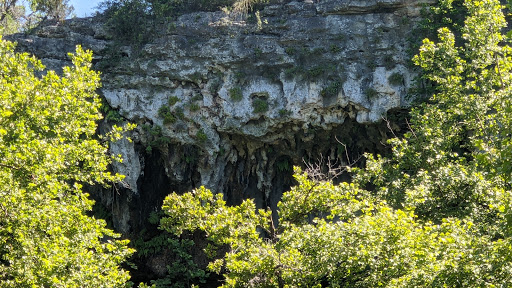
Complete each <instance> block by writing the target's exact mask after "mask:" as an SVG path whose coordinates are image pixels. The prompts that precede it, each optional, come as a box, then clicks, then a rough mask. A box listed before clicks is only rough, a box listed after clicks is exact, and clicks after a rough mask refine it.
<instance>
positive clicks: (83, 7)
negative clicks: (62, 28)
mask: <svg viewBox="0 0 512 288" xmlns="http://www.w3.org/2000/svg"><path fill="white" fill-rule="evenodd" d="M102 1H103V0H69V4H70V5H73V7H75V14H76V16H77V17H85V16H92V14H94V12H95V11H96V9H94V8H95V7H96V6H98V4H99V3H100V2H102Z"/></svg>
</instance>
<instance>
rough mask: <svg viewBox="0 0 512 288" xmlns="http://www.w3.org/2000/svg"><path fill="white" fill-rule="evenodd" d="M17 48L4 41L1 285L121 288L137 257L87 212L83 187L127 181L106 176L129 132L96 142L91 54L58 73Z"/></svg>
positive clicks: (0, 74) (0, 54)
mask: <svg viewBox="0 0 512 288" xmlns="http://www.w3.org/2000/svg"><path fill="white" fill-rule="evenodd" d="M14 46H15V45H14V44H13V43H11V42H8V41H4V40H2V39H1V38H0V287H122V286H123V285H124V283H126V281H127V280H128V279H129V275H128V272H127V271H125V270H124V269H122V268H121V267H120V265H121V263H123V262H124V261H125V259H126V258H127V257H128V256H129V255H130V254H131V253H132V252H133V251H132V250H131V249H128V248H127V241H126V240H118V239H116V238H119V235H117V234H115V233H114V232H113V231H111V230H109V229H107V228H106V223H105V221H104V220H100V219H95V218H94V217H90V216H88V215H87V213H88V211H90V210H91V208H92V205H93V201H92V200H90V199H89V198H88V194H87V193H85V192H84V191H83V187H82V185H83V184H105V185H106V184H108V183H112V182H116V181H120V180H121V179H122V176H120V175H112V174H111V173H109V172H107V167H108V165H109V164H110V163H111V162H112V159H114V158H118V157H117V156H116V157H113V156H112V157H111V156H108V144H107V143H108V142H109V141H108V140H114V139H118V138H119V137H120V136H121V134H120V133H121V132H122V129H121V128H118V127H114V129H113V130H112V132H111V133H110V134H109V135H107V136H103V137H101V138H98V136H97V135H96V132H97V131H96V130H97V121H98V120H100V119H101V118H102V115H101V114H100V112H99V110H98V109H99V107H100V105H101V101H100V98H99V96H98V95H97V94H96V92H95V91H96V89H97V88H98V87H99V85H100V82H99V74H98V73H96V72H94V71H92V70H90V67H91V63H90V62H91V59H92V53H91V52H85V51H83V50H82V49H81V48H80V47H78V48H77V51H76V54H74V55H70V56H71V58H72V61H73V66H72V67H65V68H64V71H63V76H58V75H57V74H56V73H55V72H54V71H46V72H43V69H44V66H43V65H42V64H41V62H40V61H38V60H37V59H35V58H34V57H31V56H29V55H28V54H21V53H16V52H14ZM41 74H44V75H43V76H39V75H41ZM129 128H131V127H129Z"/></svg>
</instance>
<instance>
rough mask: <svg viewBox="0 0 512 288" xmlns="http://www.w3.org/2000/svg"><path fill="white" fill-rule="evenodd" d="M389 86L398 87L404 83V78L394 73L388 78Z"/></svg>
mask: <svg viewBox="0 0 512 288" xmlns="http://www.w3.org/2000/svg"><path fill="white" fill-rule="evenodd" d="M388 81H389V84H391V85H394V86H398V85H402V84H403V83H404V76H403V75H402V74H400V73H397V72H395V73H393V74H391V75H390V76H389V77H388Z"/></svg>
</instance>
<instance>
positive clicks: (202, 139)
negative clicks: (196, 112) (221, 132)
mask: <svg viewBox="0 0 512 288" xmlns="http://www.w3.org/2000/svg"><path fill="white" fill-rule="evenodd" d="M196 139H197V141H198V142H199V143H204V142H206V140H207V139H208V136H207V135H206V133H204V130H203V129H199V130H197V133H196Z"/></svg>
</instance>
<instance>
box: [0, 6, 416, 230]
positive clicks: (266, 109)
mask: <svg viewBox="0 0 512 288" xmlns="http://www.w3.org/2000/svg"><path fill="white" fill-rule="evenodd" d="M422 2H425V1H419V0H372V1H370V0H361V1H358V0H352V1H349V0H319V1H314V3H307V2H302V1H301V2H295V1H294V2H289V3H282V4H275V5H269V6H267V7H265V8H264V10H262V11H261V12H260V17H261V25H258V19H253V20H252V21H251V19H249V20H248V21H246V22H236V21H231V20H229V19H228V18H227V17H226V15H224V14H223V13H221V12H215V13H212V12H208V13H207V12H198V13H191V14H186V15H183V16H181V17H179V19H177V21H175V22H174V23H171V24H169V25H167V26H166V28H165V29H163V28H162V30H161V31H160V33H159V36H158V37H157V38H154V39H152V41H151V42H150V43H147V44H145V45H143V46H142V48H141V49H140V50H136V49H134V48H131V47H129V46H114V42H115V41H114V40H113V39H112V35H110V34H109V32H108V29H106V27H104V26H103V24H102V23H101V21H100V18H85V19H73V20H68V21H66V22H65V23H60V24H56V25H49V26H45V27H42V28H40V29H39V30H37V31H36V32H35V34H34V35H13V36H10V37H6V38H8V39H10V40H16V41H18V43H19V49H20V50H23V51H28V52H30V53H33V54H35V55H36V56H37V57H39V58H41V59H42V60H43V62H44V63H45V64H47V66H48V68H50V69H56V70H60V69H61V67H62V66H64V65H68V64H69V63H68V58H67V56H66V53H67V52H73V51H74V50H75V45H77V44H81V45H82V46H83V47H85V48H88V49H91V50H93V51H94V63H95V64H96V67H97V68H101V69H102V70H103V71H104V72H103V75H102V76H103V88H102V89H101V91H100V93H101V94H103V95H104V96H105V98H106V100H107V101H108V103H109V104H110V106H111V107H112V108H114V109H116V110H118V112H119V113H120V115H122V117H124V118H125V119H126V120H128V121H132V122H135V123H137V124H139V128H138V129H137V130H136V131H135V132H134V135H133V139H134V141H133V142H128V141H122V142H120V143H117V144H115V145H113V147H112V150H113V152H115V153H121V154H123V157H124V159H125V161H124V162H123V163H121V164H117V165H116V166H115V169H116V171H117V172H121V173H124V174H126V176H127V177H126V181H125V182H126V185H125V186H126V187H125V188H122V187H121V190H123V191H124V192H122V193H124V194H121V195H120V196H115V197H117V198H123V197H124V198H123V199H124V200H122V201H121V200H119V201H120V202H119V203H121V204H119V203H118V205H124V206H123V207H125V208H119V209H118V210H115V211H119V212H118V213H119V214H120V215H117V216H116V215H114V218H116V219H115V221H114V223H115V226H116V228H118V229H120V230H121V232H123V233H127V234H129V233H135V232H137V231H140V229H141V227H142V225H143V223H144V221H145V217H147V215H148V214H149V213H150V212H151V211H154V210H155V209H157V208H158V207H159V205H160V204H161V201H162V198H163V197H164V196H165V195H166V194H168V193H169V192H172V191H178V192H183V191H186V190H189V189H192V188H193V187H197V186H199V185H205V186H207V187H209V188H211V189H212V190H215V191H218V192H224V193H225V195H226V198H227V199H228V201H229V202H230V203H237V202H239V201H241V200H242V199H244V198H247V197H253V198H255V199H256V202H257V205H258V206H260V207H266V206H270V207H272V208H273V209H276V207H277V206H276V205H277V202H278V200H279V198H280V195H281V193H282V191H283V190H284V189H286V188H288V187H289V186H290V185H292V183H293V180H292V178H291V167H292V165H297V164H299V165H300V164H301V163H302V161H303V159H305V160H306V161H316V159H317V158H318V157H320V156H321V155H323V156H324V157H331V158H332V159H339V160H340V161H342V162H344V163H347V162H349V161H351V160H353V159H355V158H356V157H357V156H358V155H360V154H361V153H363V152H365V151H372V152H379V151H383V150H384V149H385V148H384V145H383V144H382V141H384V140H385V138H386V129H387V128H385V126H386V125H385V124H382V123H380V122H381V119H382V117H385V116H386V113H387V112H388V111H390V110H393V109H397V108H402V107H405V106H407V104H408V102H407V97H406V96H407V91H408V89H409V88H410V85H411V81H412V78H413V76H414V73H412V72H411V71H410V68H408V67H409V66H408V61H409V57H410V56H409V55H408V54H407V52H406V50H407V48H408V45H409V42H408V38H409V37H410V35H409V34H410V33H411V32H410V31H411V30H412V29H411V28H412V26H413V25H414V23H416V22H417V19H418V17H419V9H420V3H422ZM112 51H114V53H113V52H112ZM114 56H115V57H114ZM161 107H167V108H165V109H167V110H168V111H169V112H170V113H169V114H170V115H172V117H170V116H169V119H167V121H165V120H164V118H163V117H162V115H159V109H161ZM160 114H162V113H160ZM171 118H172V119H171ZM372 123H377V124H372ZM378 123H380V124H378ZM379 125H380V126H379ZM160 128H161V129H160ZM347 158H350V159H347ZM115 197H114V198H115ZM127 199H128V200H127ZM111 200H112V199H111ZM107 202H108V201H107ZM112 205H114V204H112ZM127 207H128V208H129V209H128V208H127ZM121 214H122V215H121ZM127 214H129V215H127Z"/></svg>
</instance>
